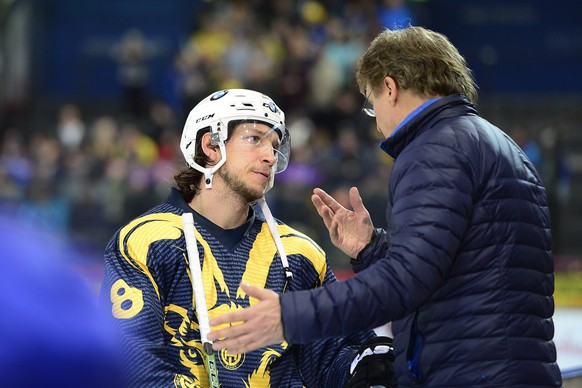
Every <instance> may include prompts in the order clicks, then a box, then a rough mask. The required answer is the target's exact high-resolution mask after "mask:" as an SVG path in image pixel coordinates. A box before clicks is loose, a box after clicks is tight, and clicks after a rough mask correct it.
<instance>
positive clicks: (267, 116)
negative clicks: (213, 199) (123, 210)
mask: <svg viewBox="0 0 582 388" xmlns="http://www.w3.org/2000/svg"><path fill="white" fill-rule="evenodd" d="M231 122H259V123H263V124H265V125H267V126H269V127H271V129H272V130H273V131H276V132H277V134H278V135H279V140H280V145H279V148H278V149H277V150H276V151H277V152H276V154H277V163H275V165H273V167H272V169H273V172H274V173H279V172H282V171H284V170H285V169H286V168H287V164H288V163H289V153H290V150H291V144H290V143H291V142H290V137H289V131H288V130H287V128H286V127H285V114H284V113H283V111H282V110H281V109H279V107H278V106H277V105H276V104H275V102H274V101H273V100H272V99H271V98H269V97H268V96H266V95H264V94H262V93H259V92H256V91H253V90H248V89H226V90H221V91H218V92H215V93H212V94H211V95H209V96H208V97H206V98H205V99H204V100H202V101H200V102H199V103H198V104H197V105H196V106H195V107H194V108H193V109H192V110H191V111H190V114H189V115H188V118H187V119H186V124H185V125H184V130H183V132H182V139H181V141H180V149H181V150H182V154H183V155H184V158H185V159H186V162H187V163H188V165H189V166H190V167H192V168H194V169H196V170H198V171H200V172H201V173H203V174H204V176H205V184H206V188H211V187H212V176H213V174H214V173H215V172H216V171H217V170H218V169H219V168H220V167H222V165H223V164H224V162H226V151H225V147H224V145H225V143H226V141H227V139H228V128H229V124H230V123H231ZM206 129H209V130H210V133H211V142H212V144H214V145H217V146H218V147H219V148H220V152H221V155H222V157H221V159H220V160H219V161H218V163H217V164H215V165H213V166H211V167H204V166H201V165H199V164H198V163H196V161H195V159H194V157H195V154H196V139H197V137H198V136H199V134H200V133H201V131H202V130H206ZM202 133H204V132H202ZM272 177H273V174H271V182H270V184H269V185H268V187H267V189H266V190H265V192H266V191H267V190H269V189H270V188H271V186H272Z"/></svg>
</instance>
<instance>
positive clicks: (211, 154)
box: [200, 132, 220, 164]
mask: <svg viewBox="0 0 582 388" xmlns="http://www.w3.org/2000/svg"><path fill="white" fill-rule="evenodd" d="M210 139H211V133H210V132H206V133H205V134H204V135H202V139H200V145H201V146H202V151H203V152H204V154H205V155H206V156H207V157H208V160H209V162H210V164H216V162H217V161H218V160H220V148H219V147H218V146H217V145H214V144H212V142H211V141H210Z"/></svg>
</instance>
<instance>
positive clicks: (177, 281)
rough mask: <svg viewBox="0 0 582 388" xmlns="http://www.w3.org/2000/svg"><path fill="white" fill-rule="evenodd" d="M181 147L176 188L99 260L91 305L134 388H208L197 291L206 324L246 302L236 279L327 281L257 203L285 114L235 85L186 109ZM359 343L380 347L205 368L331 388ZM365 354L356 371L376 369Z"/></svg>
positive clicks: (290, 232)
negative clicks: (110, 322) (102, 315)
mask: <svg viewBox="0 0 582 388" xmlns="http://www.w3.org/2000/svg"><path fill="white" fill-rule="evenodd" d="M180 146H181V150H182V152H183V154H184V157H185V159H186V161H187V163H188V165H189V166H188V167H187V168H186V169H184V170H182V171H180V172H178V174H177V175H176V176H175V181H176V185H177V188H173V189H172V191H171V193H170V195H169V197H168V199H167V200H166V201H165V202H164V203H162V204H160V205H158V206H156V207H154V208H153V209H151V210H150V211H148V212H146V213H145V214H144V215H142V216H140V217H138V218H137V219H135V220H133V221H131V222H130V223H128V224H127V225H125V226H124V227H122V228H121V229H120V230H119V231H118V232H117V233H116V234H115V235H114V236H113V238H112V239H111V241H110V242H109V244H108V246H107V248H106V253H105V272H104V280H103V287H102V290H101V302H102V304H103V305H104V306H106V307H107V308H108V309H110V311H111V314H112V316H113V317H114V318H115V321H116V324H117V327H118V328H119V331H120V333H121V340H122V346H123V347H125V348H127V349H128V350H129V351H128V352H127V353H128V360H129V361H130V364H129V369H130V376H131V379H132V380H131V382H132V385H134V386H139V387H150V386H151V387H170V386H171V387H174V386H177V387H206V386H214V384H216V382H214V381H213V380H209V366H208V365H206V364H205V361H204V360H205V356H206V354H205V350H204V348H203V343H202V338H201V331H202V330H201V328H202V327H203V322H200V321H199V319H198V318H199V316H198V315H199V314H197V313H196V307H197V306H195V304H196V303H195V302H194V301H195V296H198V297H199V296H200V294H203V298H204V299H203V301H205V304H206V307H207V314H208V316H209V317H210V318H213V317H215V316H218V315H220V314H222V313H225V312H230V311H236V310H238V309H242V308H244V307H248V306H250V305H253V304H254V303H255V302H256V301H255V300H254V299H253V298H249V296H248V295H247V294H246V293H245V292H244V291H242V288H241V287H240V284H241V282H242V283H248V284H252V285H256V286H258V287H265V288H269V289H271V290H273V291H275V292H277V293H284V292H286V291H288V290H303V289H310V288H313V287H318V286H321V285H323V284H327V283H331V282H335V281H336V279H335V277H334V275H333V273H332V271H331V270H330V268H329V267H328V263H327V261H326V256H325V254H324V252H323V251H322V250H321V248H320V247H319V246H318V245H317V244H316V243H315V242H314V241H313V240H311V239H310V238H309V237H308V236H306V235H304V234H302V233H300V232H299V231H297V230H294V229H292V228H291V227H289V226H287V225H285V224H284V223H282V222H281V221H278V220H275V219H273V217H272V216H271V214H270V211H269V209H268V207H267V205H266V202H265V200H264V194H265V193H266V192H267V191H268V190H269V189H270V188H271V187H272V185H273V179H274V175H275V174H276V173H279V172H281V171H283V170H284V169H285V168H286V166H287V163H288V160H289V151H290V138H289V132H288V130H287V128H286V127H285V116H284V113H283V112H282V111H281V110H280V109H279V107H278V106H277V105H276V104H275V103H274V102H273V101H272V100H271V99H270V98H269V97H267V96H265V95H263V94H261V93H258V92H256V91H251V90H244V89H231V90H223V91H219V92H216V93H214V94H212V95H210V96H208V97H207V98H205V99H204V100H202V101H201V102H200V103H199V104H198V105H196V106H195V107H194V109H192V111H191V112H190V114H189V116H188V118H187V121H186V124H185V127H184V131H183V135H182V139H181V144H180ZM184 213H191V214H192V215H193V218H194V225H195V238H196V240H195V241H196V242H195V248H194V249H195V252H197V256H198V257H199V262H200V266H201V278H202V279H201V283H202V285H200V284H198V285H199V286H200V287H199V288H200V289H201V290H202V291H196V292H197V293H199V295H193V294H195V293H196V292H193V286H192V284H193V282H194V283H196V278H195V277H194V276H193V271H191V270H190V267H189V261H190V260H196V258H195V256H196V254H194V255H191V254H190V251H188V254H187V247H186V244H185V236H184V228H183V224H182V215H183V214H184ZM198 307H200V306H198ZM205 313H206V311H205ZM367 341H371V342H370V343H371V344H374V346H375V345H376V342H377V341H378V340H377V339H374V335H373V333H372V332H371V331H366V332H359V333H356V334H353V335H349V336H345V337H336V338H332V339H328V340H322V341H316V342H313V343H311V344H309V345H301V346H288V344H287V343H286V342H281V343H278V344H275V345H273V346H269V347H265V348H261V349H258V350H256V351H252V352H249V353H244V354H232V353H230V352H229V351H228V349H225V350H222V351H220V352H217V353H215V354H214V355H213V356H214V361H215V362H213V365H215V368H216V373H217V375H218V380H219V382H220V387H222V388H227V387H236V388H238V387H303V386H305V387H341V386H345V383H346V381H347V379H348V375H349V372H350V365H351V364H352V360H354V358H355V355H356V351H357V350H358V348H359V347H360V345H362V344H363V343H366V342H367ZM363 348H364V349H366V345H364V346H363ZM207 350H208V349H207ZM368 353H370V352H367V353H366V352H362V349H360V352H359V357H357V358H356V360H355V361H354V367H356V368H357V369H363V368H368V364H374V362H372V363H369V362H367V361H366V362H359V361H361V360H362V359H364V358H365V357H363V356H366V355H367V354H368ZM372 353H373V352H372ZM390 356H391V355H390ZM368 360H370V359H368ZM358 364H359V365H358ZM379 364H380V365H381V369H382V370H384V366H385V365H387V363H386V362H384V361H380V363H379ZM210 369H213V368H210ZM352 369H353V368H352ZM213 373H214V372H213ZM352 374H354V373H352ZM359 375H360V376H362V375H365V373H364V372H362V373H359Z"/></svg>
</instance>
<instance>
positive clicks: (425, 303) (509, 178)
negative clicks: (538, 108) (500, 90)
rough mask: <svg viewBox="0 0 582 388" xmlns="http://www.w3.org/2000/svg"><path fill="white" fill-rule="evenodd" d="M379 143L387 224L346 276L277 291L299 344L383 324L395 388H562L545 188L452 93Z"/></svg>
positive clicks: (505, 141) (288, 330) (512, 147)
mask: <svg viewBox="0 0 582 388" xmlns="http://www.w3.org/2000/svg"><path fill="white" fill-rule="evenodd" d="M381 146H382V148H383V149H384V150H385V151H386V152H387V153H389V154H390V155H391V156H392V157H393V158H395V163H394V167H393V170H392V173H391V177H390V181H389V199H388V205H387V212H386V216H387V225H388V228H387V230H385V231H380V232H379V233H378V234H377V236H376V237H375V239H374V241H373V242H372V243H370V244H369V245H368V246H367V247H366V248H365V249H364V250H363V251H362V252H360V254H359V255H358V258H357V260H355V261H354V262H353V264H354V270H355V271H356V272H357V274H356V275H355V276H353V277H352V278H350V279H348V280H346V281H344V282H339V283H337V284H334V285H330V286H329V287H325V288H322V289H318V290H312V291H301V292H297V293H288V294H284V295H282V296H281V306H282V314H283V325H284V332H285V338H286V339H287V340H288V341H289V342H291V343H302V342H307V341H311V340H313V339H316V338H320V337H326V336H333V335H339V334H346V333H349V332H352V331H355V330H357V329H364V328H373V327H377V326H379V325H381V324H384V323H386V322H393V326H392V330H393V333H394V346H395V353H396V361H395V368H396V373H397V375H398V384H399V386H411V385H415V386H431V387H435V386H443V387H444V386H446V387H454V386H456V387H474V386H499V387H519V386H523V387H533V386H550V387H551V386H561V376H560V370H559V368H558V366H557V364H556V349H555V345H554V343H553V341H552V338H553V335H554V324H553V321H552V315H553V312H554V302H553V297H552V294H553V290H554V278H553V258H552V252H551V232H550V215H549V210H548V204H547V199H546V192H545V189H544V187H543V185H542V183H541V180H540V178H539V176H538V174H537V172H536V171H535V169H534V168H533V166H532V164H531V163H530V161H529V160H528V159H527V157H526V156H525V155H524V154H523V152H522V151H521V150H520V149H519V147H518V146H517V145H516V144H515V143H514V142H513V141H512V140H511V139H510V138H509V137H508V136H507V135H506V134H505V133H503V132H502V131H501V130H500V129H498V128H496V127H495V126H493V125H492V124H490V123H489V122H487V121H486V120H484V119H483V118H481V117H479V116H478V114H477V111H476V109H475V108H474V106H473V105H471V103H469V102H468V101H467V100H466V99H464V98H463V97H461V96H459V95H450V96H447V97H445V98H442V99H440V100H438V101H437V102H435V103H433V104H431V105H429V106H428V107H427V108H425V109H424V110H423V111H421V112H420V113H419V114H418V115H416V116H415V117H413V118H412V119H411V120H410V121H408V122H407V123H406V124H405V125H404V126H403V127H401V128H400V129H399V130H398V131H397V132H396V133H394V134H393V135H392V136H391V137H389V138H388V139H386V140H385V141H384V142H383V143H382V144H381Z"/></svg>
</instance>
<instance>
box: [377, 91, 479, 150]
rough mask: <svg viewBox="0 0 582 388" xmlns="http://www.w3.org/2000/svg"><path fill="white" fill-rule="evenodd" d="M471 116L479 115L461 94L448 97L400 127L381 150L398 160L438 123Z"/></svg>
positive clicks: (384, 142)
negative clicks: (407, 148) (416, 140)
mask: <svg viewBox="0 0 582 388" xmlns="http://www.w3.org/2000/svg"><path fill="white" fill-rule="evenodd" d="M469 114H474V115H476V114H477V109H476V108H475V106H474V105H473V104H472V103H471V102H470V101H469V100H467V99H466V98H465V97H464V96H461V95H459V94H451V95H448V96H446V97H443V98H441V99H440V100H438V101H436V102H434V103H432V104H430V105H429V106H427V107H426V108H425V109H423V110H422V111H421V112H419V113H418V114H417V115H416V116H414V117H413V118H411V119H410V121H408V122H407V123H405V124H404V125H403V126H401V127H399V129H398V131H396V132H395V133H393V134H392V136H390V137H389V138H387V139H385V140H383V141H382V142H381V143H380V148H382V149H383V150H384V151H385V152H386V153H387V154H388V155H390V156H391V157H392V158H394V159H396V158H397V157H398V155H400V153H401V152H402V150H403V149H404V148H405V147H406V146H407V145H408V144H410V143H411V142H412V141H413V140H414V139H415V138H416V137H418V136H419V135H420V134H421V133H422V132H424V131H426V130H428V129H429V128H431V127H433V126H434V124H435V123H436V122H437V121H440V120H442V119H446V118H449V117H458V116H464V115H469Z"/></svg>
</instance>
